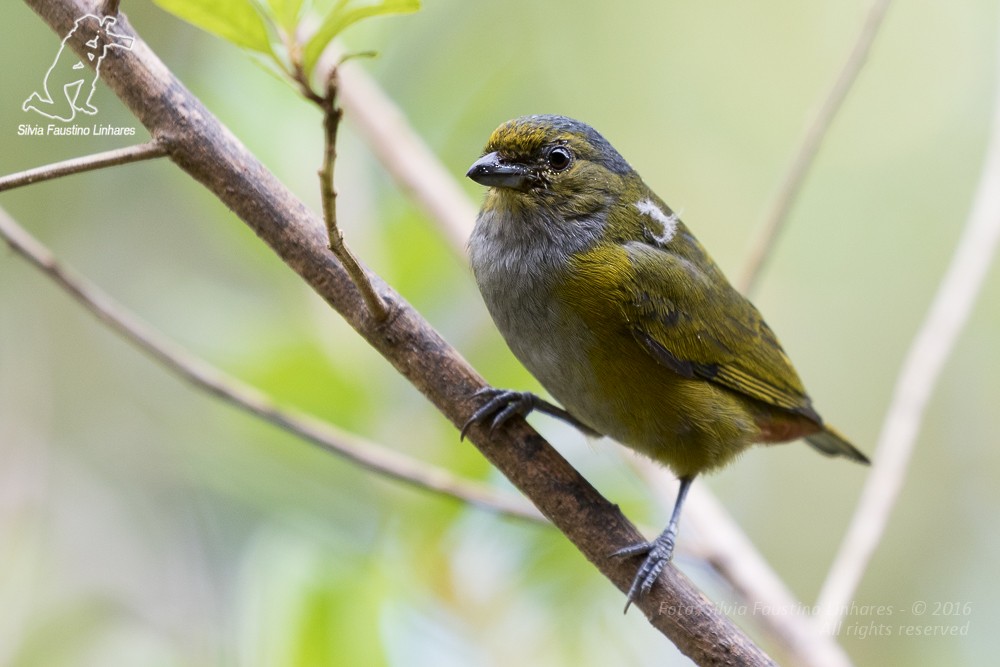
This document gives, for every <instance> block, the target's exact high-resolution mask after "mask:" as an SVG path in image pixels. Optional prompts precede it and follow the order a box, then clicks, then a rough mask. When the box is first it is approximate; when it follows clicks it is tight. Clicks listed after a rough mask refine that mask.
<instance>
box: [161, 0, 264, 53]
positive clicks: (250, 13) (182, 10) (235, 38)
mask: <svg viewBox="0 0 1000 667" xmlns="http://www.w3.org/2000/svg"><path fill="white" fill-rule="evenodd" d="M153 1H154V2H155V3H156V4H158V5H159V6H160V7H162V8H163V9H165V10H166V11H168V12H170V13H171V14H173V15H174V16H177V17H178V18H181V19H183V20H185V21H187V22H188V23H190V24H192V25H194V26H196V27H198V28H201V29H202V30H204V31H206V32H210V33H212V34H213V35H217V36H219V37H221V38H223V39H224V40H226V41H228V42H232V43H233V44H236V45H237V46H242V47H245V48H248V49H253V50H254V51H260V52H261V53H267V54H273V51H272V49H271V40H270V37H269V36H268V33H267V23H265V20H264V17H263V16H261V13H260V10H259V9H258V7H257V5H256V4H255V3H254V2H253V1H252V0H153Z"/></svg>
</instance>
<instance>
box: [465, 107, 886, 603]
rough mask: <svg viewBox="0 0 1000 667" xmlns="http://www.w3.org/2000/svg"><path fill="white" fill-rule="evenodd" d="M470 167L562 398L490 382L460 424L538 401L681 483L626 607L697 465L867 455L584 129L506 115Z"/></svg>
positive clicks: (482, 264) (504, 264)
mask: <svg viewBox="0 0 1000 667" xmlns="http://www.w3.org/2000/svg"><path fill="white" fill-rule="evenodd" d="M467 175H468V177H469V178H471V179H472V180H474V181H475V182H477V183H479V184H481V185H485V186H488V187H489V190H488V191H487V192H486V197H485V200H484V203H483V207H482V210H481V211H480V213H479V217H478V218H477V220H476V225H475V229H474V230H473V232H472V237H471V238H470V240H469V258H470V262H471V265H472V270H473V273H474V274H475V278H476V282H477V283H478V285H479V290H480V292H481V293H482V295H483V299H484V301H485V302H486V306H487V308H488V309H489V312H490V315H491V316H492V317H493V320H494V322H495V323H496V325H497V328H498V329H499V330H500V333H501V334H502V335H503V337H504V339H505V340H506V342H507V345H508V346H509V347H510V349H511V351H512V352H513V353H514V356H516V357H517V358H518V360H520V361H521V363H523V364H524V366H525V367H526V368H527V369H528V370H529V371H530V372H531V373H532V374H533V375H534V376H535V377H536V378H537V379H538V381H539V382H540V383H541V384H542V386H543V387H545V389H546V390H547V391H548V392H549V393H550V394H551V395H552V397H553V398H555V399H556V400H557V401H558V402H559V403H561V404H562V406H563V407H562V408H560V407H559V406H557V405H554V404H552V403H550V402H548V401H546V400H544V399H542V398H540V397H538V396H536V395H534V394H532V393H530V392H519V391H511V390H502V389H495V388H489V389H485V390H483V391H481V392H479V394H480V395H481V397H482V398H483V399H484V403H483V405H482V406H481V407H480V408H479V409H477V410H476V411H475V412H474V413H473V414H472V416H471V417H470V418H469V420H468V422H467V423H466V424H465V426H464V428H463V431H462V432H463V435H464V433H465V431H466V430H467V429H468V428H469V427H471V426H472V425H473V424H484V425H489V427H490V428H496V427H498V426H500V425H501V424H503V423H504V422H506V421H507V420H509V419H511V418H512V417H514V416H516V415H520V416H522V417H523V416H527V415H528V414H529V413H530V412H531V411H532V410H538V411H540V412H545V413H548V414H551V415H553V416H556V417H559V418H561V419H563V420H565V421H567V422H569V423H571V424H573V425H575V426H577V427H578V428H580V429H581V430H582V431H584V432H586V433H588V434H592V435H604V436H610V437H611V438H613V439H615V440H617V441H618V442H620V443H621V444H623V445H626V446H628V447H631V448H632V449H634V450H636V451H638V452H641V453H643V454H645V455H647V456H649V457H650V458H652V459H654V460H655V461H658V462H660V463H662V464H664V465H666V466H667V467H669V468H670V469H671V470H672V471H673V472H674V473H675V474H676V475H677V476H678V478H679V479H680V491H679V492H678V494H677V501H676V503H675V505H674V509H673V512H672V514H671V517H670V521H669V523H668V524H667V527H666V529H665V530H664V531H663V533H661V534H660V535H659V537H657V538H656V539H655V540H653V541H651V542H642V543H639V544H635V545H632V546H629V547H626V548H624V549H621V550H619V551H617V552H615V553H614V554H613V555H615V556H619V557H632V556H644V559H643V561H642V563H641V565H640V566H639V569H638V572H637V574H636V576H635V579H634V581H633V583H632V586H631V588H630V590H629V591H628V595H627V598H628V599H627V602H626V605H625V610H626V611H628V607H629V605H630V604H631V603H632V602H633V601H635V600H636V599H638V598H639V596H641V595H644V594H645V593H647V592H648V591H649V589H650V588H652V586H653V583H654V582H655V581H656V579H657V577H658V576H659V574H660V572H661V571H662V570H663V568H664V566H665V565H666V563H667V562H668V561H669V560H670V558H671V556H672V555H673V550H674V543H675V541H676V538H677V524H678V520H679V518H680V513H681V508H682V506H683V504H684V498H685V496H686V494H687V491H688V488H689V487H690V485H691V482H692V480H694V478H695V476H696V475H699V474H701V473H704V472H708V471H711V470H714V469H717V468H719V467H721V466H723V465H725V464H727V463H729V462H730V461H731V460H732V459H733V458H734V457H736V455H737V454H739V453H740V452H742V451H743V450H744V449H746V448H748V447H749V446H750V445H752V444H754V443H779V442H787V441H790V440H795V439H797V438H805V440H806V442H808V443H809V444H810V445H812V446H813V447H815V448H816V449H818V450H819V451H820V452H822V453H823V454H827V455H831V456H844V457H847V458H849V459H852V460H854V461H858V462H860V463H865V464H867V463H868V458H867V457H866V456H865V455H864V454H862V453H861V452H860V451H858V450H857V449H856V448H855V447H854V446H853V445H852V444H851V443H849V442H848V441H847V440H846V439H845V438H844V437H843V436H841V435H840V434H839V433H838V432H837V431H835V430H834V429H833V428H831V427H830V426H827V425H826V424H824V423H823V420H822V418H820V416H819V414H818V413H817V412H816V410H815V409H813V406H812V401H811V400H810V399H809V396H808V395H807V394H806V391H805V388H804V387H803V385H802V381H801V380H800V379H799V376H798V374H797V373H796V372H795V369H794V368H793V367H792V364H791V362H790V361H789V359H788V357H787V356H786V355H785V352H784V350H783V349H782V348H781V345H780V344H779V343H778V339H777V338H776V337H775V335H774V333H773V332H772V331H771V328H770V327H768V325H767V324H766V323H765V322H764V320H763V318H761V315H760V313H759V312H758V311H757V309H756V308H755V307H754V306H753V304H751V303H750V302H749V301H748V300H747V299H746V298H744V297H743V296H742V295H741V294H740V293H739V292H737V291H736V289H734V288H733V287H732V285H730V284H729V281H727V280H726V277H725V276H724V275H723V274H722V271H721V270H720V269H719V267H718V266H716V264H715V262H713V261H712V258H711V257H709V256H708V253H706V252H705V249H704V248H702V246H701V244H700V243H698V241H697V240H696V239H695V237H694V236H693V235H692V234H691V232H690V231H689V230H688V228H687V227H686V226H685V225H684V223H683V222H681V220H680V219H679V218H678V216H677V214H676V213H674V212H673V211H672V210H671V209H670V208H669V207H668V206H667V205H666V204H665V203H663V201H662V200H661V199H660V198H659V197H657V196H656V194H655V193H654V192H653V191H652V190H651V189H650V188H649V187H648V186H647V185H646V184H645V183H644V182H643V180H642V179H641V178H640V177H639V174H637V173H636V172H635V170H634V169H632V167H630V166H629V164H628V162H626V161H625V159H624V158H622V156H621V155H619V153H618V151H616V150H615V149H614V147H613V146H612V145H611V144H610V143H608V141H607V140H606V139H604V137H602V136H601V135H600V134H598V133H597V132H596V131H595V130H594V129H593V128H591V127H590V126H589V125H586V124H584V123H581V122H579V121H576V120H573V119H571V118H566V117H563V116H553V115H537V116H524V117H521V118H516V119H514V120H511V121H508V122H506V123H504V124H503V125H501V126H500V127H498V128H497V129H496V130H495V131H494V132H493V134H492V136H491V137H490V139H489V142H488V143H487V144H486V148H485V150H484V151H483V155H482V157H480V158H479V159H478V160H476V162H475V163H474V164H473V165H472V167H471V168H470V169H469V171H468V174H467Z"/></svg>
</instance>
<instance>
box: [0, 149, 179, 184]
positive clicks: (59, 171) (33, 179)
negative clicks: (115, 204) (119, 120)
mask: <svg viewBox="0 0 1000 667" xmlns="http://www.w3.org/2000/svg"><path fill="white" fill-rule="evenodd" d="M166 154H167V149H166V148H164V147H163V146H161V145H160V144H158V143H156V142H155V141H149V142H147V143H144V144H139V145H138V146H129V147H128V148H116V149H115V150H111V151H105V152H104V153H95V154H94V155H87V156H85V157H78V158H73V159H72V160H65V161H63V162H55V163H53V164H47V165H45V166H43V167H36V168H34V169H29V170H27V171H22V172H19V173H17V174H10V175H9V176H3V177H0V192H4V191H5V190H13V189H14V188H19V187H21V186H24V185H32V184H34V183H41V182H43V181H48V180H51V179H53V178H60V177H62V176H69V175H70V174H79V173H82V172H85V171H92V170H94V169H104V168H105V167H113V166H115V165H118V164H129V163H130V162H140V161H142V160H152V159H153V158H158V157H163V156H165V155H166Z"/></svg>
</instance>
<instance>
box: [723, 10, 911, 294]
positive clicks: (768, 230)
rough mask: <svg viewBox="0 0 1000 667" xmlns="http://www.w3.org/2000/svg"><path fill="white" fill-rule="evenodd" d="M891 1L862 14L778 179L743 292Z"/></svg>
mask: <svg viewBox="0 0 1000 667" xmlns="http://www.w3.org/2000/svg"><path fill="white" fill-rule="evenodd" d="M890 2H892V0H874V2H872V5H871V7H870V8H869V9H868V16H867V17H866V18H865V23H864V25H863V26H862V27H861V33H860V34H859V35H858V38H857V40H856V41H855V42H854V47H853V48H852V49H851V53H850V54H849V55H848V56H847V61H846V62H845V63H844V66H843V68H842V69H841V70H840V75H839V76H838V77H837V80H836V81H835V82H834V83H833V86H832V87H831V88H830V92H828V93H827V95H826V100H824V102H823V105H822V106H821V107H820V108H819V111H818V112H817V113H816V117H815V118H813V121H812V123H811V124H810V125H809V128H808V129H807V130H806V133H805V136H804V137H803V138H802V143H801V144H800V145H799V150H798V152H797V153H796V154H795V158H794V159H793V160H792V164H791V166H790V167H789V168H788V172H787V173H786V174H785V178H784V179H783V180H782V182H781V189H780V190H779V191H778V194H777V196H775V198H774V201H773V202H772V203H771V208H770V209H769V210H768V212H767V215H765V216H764V223H763V228H762V230H761V231H760V233H759V235H758V237H757V240H756V241H755V242H754V244H753V247H751V249H750V253H749V254H748V257H747V262H746V266H745V267H744V268H743V274H742V275H741V276H740V280H739V282H738V283H737V284H736V286H737V287H738V288H739V289H740V291H741V292H743V293H744V294H752V293H753V292H754V290H755V289H756V287H757V280H758V279H759V278H760V274H761V271H762V269H763V268H764V265H765V264H766V262H767V260H768V257H770V255H771V252H772V250H774V245H775V243H777V241H778V236H779V235H780V234H781V230H782V229H784V226H785V222H786V221H787V220H788V213H789V211H791V210H792V205H793V204H794V203H795V200H796V199H797V198H798V195H799V191H800V190H801V189H802V184H803V183H804V182H805V180H806V176H807V175H808V173H809V169H810V168H811V167H812V165H813V162H815V160H816V154H817V153H819V147H820V145H821V144H822V143H823V138H824V137H826V133H827V132H828V131H829V130H830V125H832V124H833V119H834V118H835V117H836V116H837V112H838V111H840V107H841V106H842V105H843V103H844V100H845V99H846V98H847V93H848V92H850V90H851V88H852V87H853V86H854V82H855V81H856V80H857V78H858V74H859V73H860V72H861V68H862V67H863V66H864V64H865V61H866V60H867V59H868V52H869V51H870V50H871V46H872V43H873V42H874V41H875V36H876V35H877V34H878V30H879V28H880V27H881V25H882V19H883V18H885V13H886V11H888V9H889V3H890Z"/></svg>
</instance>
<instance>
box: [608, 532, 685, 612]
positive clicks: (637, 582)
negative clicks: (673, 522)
mask: <svg viewBox="0 0 1000 667" xmlns="http://www.w3.org/2000/svg"><path fill="white" fill-rule="evenodd" d="M674 540H675V536H673V535H660V536H659V537H658V538H656V539H655V540H653V541H652V542H639V543H638V544H633V545H631V546H628V547H625V548H623V549H619V550H618V551H616V552H614V553H613V554H611V555H612V556H614V557H616V558H628V557H630V556H639V555H642V554H645V555H646V558H645V560H643V561H642V565H640V566H639V570H638V572H636V574H635V579H633V580H632V586H631V587H629V589H628V595H626V601H625V612H626V613H628V608H629V607H630V606H631V605H632V603H633V602H635V601H637V600H638V599H639V598H641V597H642V596H643V595H646V594H647V593H649V591H650V589H651V588H653V584H655V583H656V579H657V578H658V577H659V576H660V572H662V571H663V568H664V567H666V566H667V563H668V562H670V559H671V558H672V557H673V555H674Z"/></svg>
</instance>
